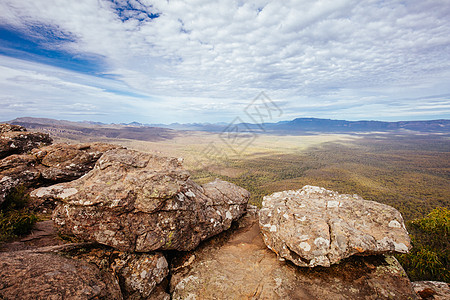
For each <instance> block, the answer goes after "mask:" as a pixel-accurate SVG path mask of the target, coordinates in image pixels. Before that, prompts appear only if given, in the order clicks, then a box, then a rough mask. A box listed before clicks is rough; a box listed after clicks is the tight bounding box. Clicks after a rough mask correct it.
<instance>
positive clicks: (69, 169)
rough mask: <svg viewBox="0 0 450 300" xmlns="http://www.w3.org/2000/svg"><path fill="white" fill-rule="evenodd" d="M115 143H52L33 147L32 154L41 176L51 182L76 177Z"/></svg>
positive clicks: (91, 166)
mask: <svg viewBox="0 0 450 300" xmlns="http://www.w3.org/2000/svg"><path fill="white" fill-rule="evenodd" d="M115 148H118V147H117V146H115V145H111V144H103V143H92V144H74V145H69V144H54V145H50V146H46V147H42V148H40V149H34V150H33V151H32V154H33V155H35V156H36V158H37V159H38V160H39V162H40V165H39V166H38V169H39V170H40V171H41V174H42V178H43V179H44V180H49V181H51V182H62V181H71V180H74V179H77V178H79V177H81V176H83V175H84V174H86V173H87V172H89V171H90V170H92V168H93V167H94V165H95V163H96V162H97V160H98V159H99V158H100V156H102V155H103V153H105V152H106V151H108V150H111V149H115Z"/></svg>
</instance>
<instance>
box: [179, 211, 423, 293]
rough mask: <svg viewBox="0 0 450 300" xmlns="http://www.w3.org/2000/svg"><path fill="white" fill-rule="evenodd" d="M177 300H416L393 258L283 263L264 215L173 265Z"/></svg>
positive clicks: (245, 220) (246, 219)
mask: <svg viewBox="0 0 450 300" xmlns="http://www.w3.org/2000/svg"><path fill="white" fill-rule="evenodd" d="M171 275H172V276H171V280H170V291H171V293H172V299H174V300H175V299H330V300H335V299H416V295H415V293H414V291H413V290H412V288H411V283H410V281H409V279H408V277H407V276H406V274H405V272H404V270H403V269H402V267H401V266H400V265H399V263H398V262H397V260H396V259H395V258H394V257H392V256H369V257H361V256H353V257H351V258H348V259H346V260H344V261H342V262H341V263H340V264H338V265H333V266H331V267H329V268H323V267H317V268H300V267H297V266H295V265H293V264H291V263H290V262H287V261H280V260H279V259H278V258H277V256H276V254H275V253H273V252H272V251H270V250H269V249H268V248H267V247H266V245H265V244H264V242H263V240H262V238H261V235H260V229H259V225H258V218H257V217H252V216H249V215H246V216H244V217H242V218H241V219H240V220H239V221H238V224H236V225H235V226H233V227H232V229H230V230H228V231H226V232H223V233H221V234H219V235H217V236H215V237H213V238H211V239H209V240H208V241H206V242H203V243H202V244H201V245H200V246H199V247H198V248H197V249H196V250H194V251H191V252H187V253H185V254H182V253H180V254H178V256H177V257H175V259H174V260H173V261H172V263H171Z"/></svg>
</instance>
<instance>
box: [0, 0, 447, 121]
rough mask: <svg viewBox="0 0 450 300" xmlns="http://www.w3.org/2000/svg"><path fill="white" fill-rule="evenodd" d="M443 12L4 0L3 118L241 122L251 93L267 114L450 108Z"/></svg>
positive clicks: (297, 1) (393, 6)
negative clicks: (268, 110)
mask: <svg viewBox="0 0 450 300" xmlns="http://www.w3.org/2000/svg"><path fill="white" fill-rule="evenodd" d="M449 16H450V1H448V0H408V1H401V0H389V1H376V0H362V1H354V0H292V1H289V0H286V1H265V0H248V1H240V0H217V1H213V0H178V1H177V0H170V1H169V0H157V1H150V0H114V1H107V0H77V1H70V0H33V1H31V0H20V1H17V0H0V120H3V121H5V120H11V119H14V118H16V117H24V116H31V117H47V118H55V119H64V120H72V121H82V120H89V121H99V122H106V123H124V122H125V123H128V122H132V121H137V122H141V123H152V124H155V123H166V124H168V123H173V122H179V123H193V122H211V123H214V122H230V121H232V120H234V119H235V118H239V119H240V120H242V121H249V122H251V116H250V115H249V114H246V112H248V110H249V108H250V109H256V110H258V107H260V108H261V107H262V106H261V105H262V102H258V101H259V100H258V99H260V96H261V95H264V99H265V100H264V101H266V102H265V103H266V104H267V103H269V104H270V105H273V107H276V108H277V110H276V112H277V113H276V114H275V113H274V114H265V116H266V118H265V120H264V121H272V122H275V121H280V120H290V119H294V118H298V117H316V118H331V119H346V120H385V121H398V120H427V119H428V120H429V119H450V17H449ZM261 92H263V93H264V94H261ZM255 99H256V100H255ZM258 105H260V106H258ZM261 109H262V108H261Z"/></svg>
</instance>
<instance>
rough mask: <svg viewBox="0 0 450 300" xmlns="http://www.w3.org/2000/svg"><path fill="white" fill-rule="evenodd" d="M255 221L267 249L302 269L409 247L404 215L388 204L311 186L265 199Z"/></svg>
mask: <svg viewBox="0 0 450 300" xmlns="http://www.w3.org/2000/svg"><path fill="white" fill-rule="evenodd" d="M259 223H260V227H261V232H262V234H263V238H264V242H265V243H266V245H267V247H269V249H272V250H273V251H274V252H275V253H277V255H278V256H280V257H282V258H286V259H289V260H290V261H292V262H293V263H295V264H296V265H298V266H304V267H315V266H325V267H328V266H330V265H331V264H335V263H338V262H339V261H341V260H342V259H344V258H347V257H349V256H352V255H354V254H358V255H369V254H385V253H393V252H398V253H407V252H408V251H409V249H410V248H411V244H410V238H409V235H408V232H407V231H406V229H405V225H404V222H403V218H402V216H401V214H400V213H399V212H398V211H397V210H396V209H394V208H393V207H390V206H388V205H385V204H381V203H378V202H374V201H366V200H364V199H362V198H361V197H359V196H357V195H353V196H351V195H341V194H339V193H336V192H333V191H329V190H326V189H324V188H319V187H314V186H305V187H303V189H301V190H298V191H284V192H279V193H274V194H272V195H270V196H266V197H264V201H263V207H262V209H261V211H260V215H259Z"/></svg>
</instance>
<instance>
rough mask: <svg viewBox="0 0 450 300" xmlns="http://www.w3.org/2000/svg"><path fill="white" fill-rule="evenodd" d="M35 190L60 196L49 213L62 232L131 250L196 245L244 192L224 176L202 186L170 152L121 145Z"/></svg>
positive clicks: (229, 216) (233, 213) (218, 226)
mask: <svg viewBox="0 0 450 300" xmlns="http://www.w3.org/2000/svg"><path fill="white" fill-rule="evenodd" d="M37 193H41V196H42V197H54V198H55V199H57V200H59V201H61V203H60V204H59V205H58V207H57V208H56V209H55V210H54V212H53V220H54V222H55V224H56V226H57V227H58V228H59V230H60V231H61V232H62V233H64V234H73V235H75V236H76V237H78V238H80V239H83V240H86V241H95V242H98V243H100V244H104V245H108V246H111V247H113V248H116V249H119V250H122V251H128V252H148V251H154V250H158V249H159V250H180V251H186V250H191V249H194V248H195V247H197V245H198V244H199V243H200V241H202V240H204V239H207V238H209V237H211V236H213V235H215V234H218V233H220V232H222V231H223V230H226V229H228V228H229V227H230V225H231V222H232V221H233V220H235V219H237V218H239V217H240V216H241V215H242V214H243V212H244V211H245V207H246V204H247V201H248V198H249V193H248V192H247V191H246V190H244V189H242V188H240V187H238V186H236V185H234V184H231V183H228V182H225V181H221V180H216V181H214V182H211V183H209V184H206V185H204V186H203V187H201V186H199V185H198V184H196V183H194V182H193V181H191V180H190V179H189V173H188V172H187V171H185V170H184V169H183V168H182V166H181V162H180V161H179V160H177V159H175V158H166V157H159V156H155V155H151V154H146V153H140V152H137V151H132V150H126V149H114V150H110V151H108V152H106V153H105V154H104V155H103V156H102V157H101V158H100V159H99V160H98V161H97V163H96V165H95V167H94V169H93V170H92V171H90V172H89V173H87V174H86V175H85V176H83V177H82V178H79V179H77V180H75V181H72V182H69V183H64V184H59V185H56V186H52V187H49V188H47V189H46V190H45V192H44V191H43V190H41V189H40V190H37V191H36V192H35V194H37Z"/></svg>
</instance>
